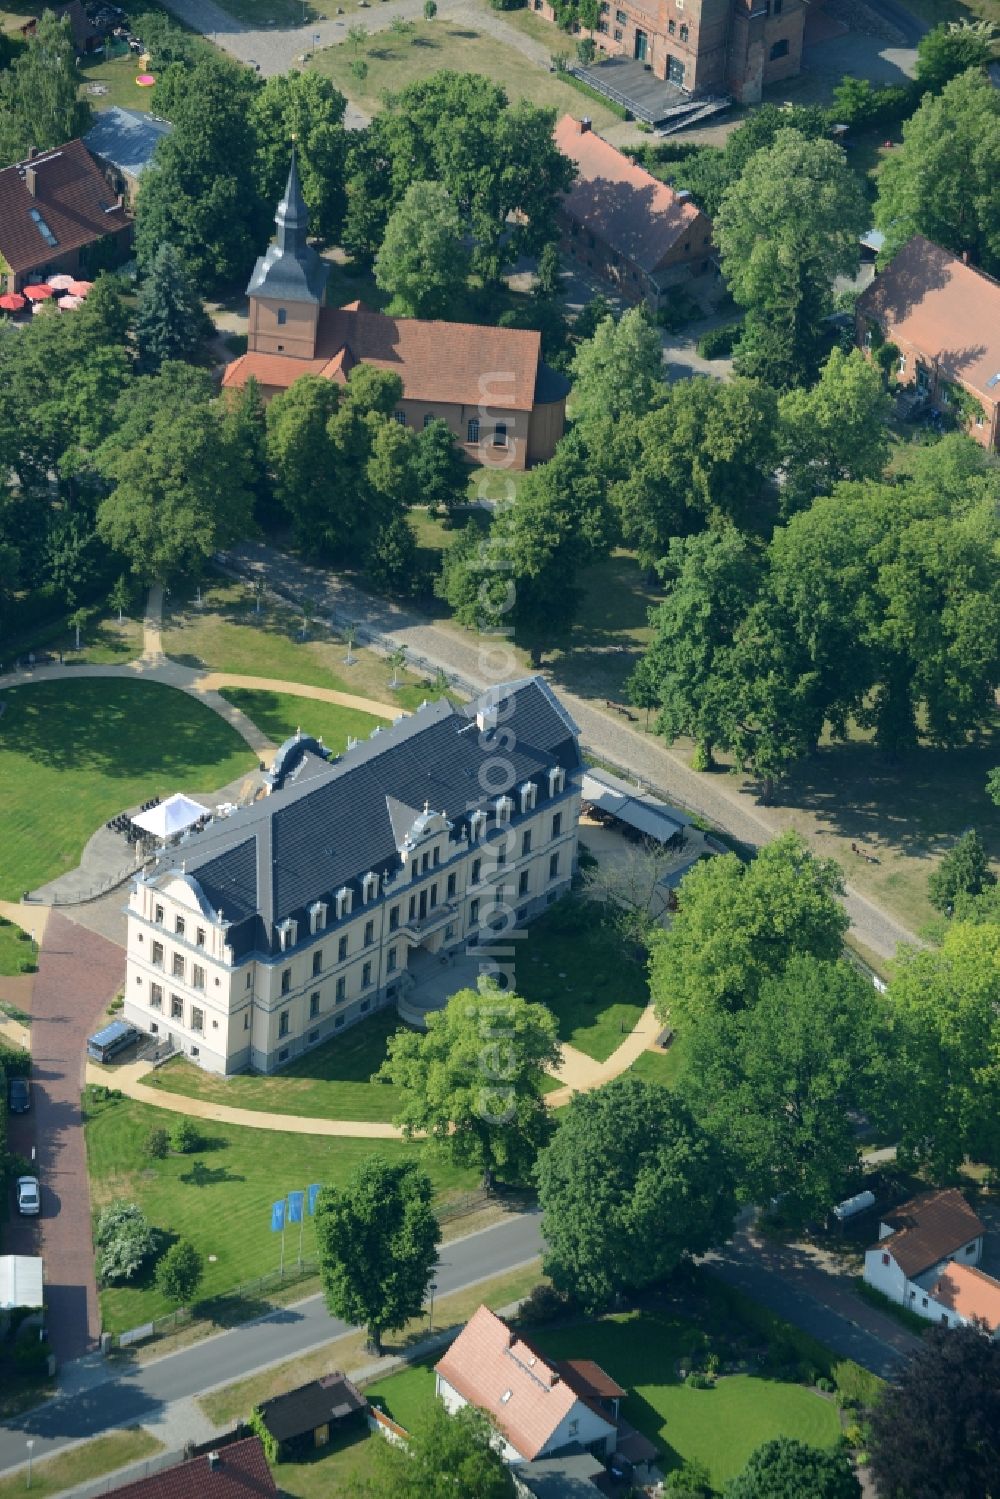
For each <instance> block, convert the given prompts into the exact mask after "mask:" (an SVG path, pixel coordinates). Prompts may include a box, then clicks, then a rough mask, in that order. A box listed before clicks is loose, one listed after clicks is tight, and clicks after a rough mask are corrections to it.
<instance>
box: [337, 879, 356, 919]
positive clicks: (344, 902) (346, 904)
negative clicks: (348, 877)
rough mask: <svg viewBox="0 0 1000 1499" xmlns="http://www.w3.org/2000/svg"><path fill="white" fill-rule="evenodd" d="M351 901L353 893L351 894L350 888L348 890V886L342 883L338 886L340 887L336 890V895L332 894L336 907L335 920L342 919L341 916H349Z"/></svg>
mask: <svg viewBox="0 0 1000 1499" xmlns="http://www.w3.org/2000/svg"><path fill="white" fill-rule="evenodd" d="M352 901H353V894H352V892H351V891H350V890H348V888H347V886H346V885H342V886H341V887H340V889H339V890H338V891H337V893H336V895H335V896H334V902H335V904H336V908H337V920H338V921H341V920H343V918H344V917H345V916H350V914H351V903H352Z"/></svg>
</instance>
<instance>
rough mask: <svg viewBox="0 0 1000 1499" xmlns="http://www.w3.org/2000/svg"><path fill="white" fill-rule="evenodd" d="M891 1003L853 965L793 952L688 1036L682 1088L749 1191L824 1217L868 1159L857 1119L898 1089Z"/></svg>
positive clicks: (791, 1211) (803, 1214)
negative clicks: (893, 1081) (892, 1080)
mask: <svg viewBox="0 0 1000 1499" xmlns="http://www.w3.org/2000/svg"><path fill="white" fill-rule="evenodd" d="M884 1030H885V1022H884V1018H883V1009H882V1002H881V1000H880V998H879V996H878V994H877V993H876V991H875V990H874V989H873V988H872V986H871V984H869V983H868V982H866V980H865V979H863V978H862V977H861V975H860V974H859V973H858V972H857V971H856V970H855V969H854V968H851V967H850V966H849V965H848V964H847V963H845V962H843V961H841V962H836V963H834V962H830V961H829V960H825V961H821V960H819V959H817V958H814V957H812V956H809V955H807V954H803V953H799V954H796V955H795V956H793V957H791V958H790V959H789V961H788V963H787V964H786V965H785V966H784V968H783V970H782V971H781V972H780V973H778V974H777V975H775V976H773V977H769V978H766V979H764V981H763V982H762V983H761V985H760V988H759V991H758V994H757V998H756V1000H755V1002H754V1003H753V1005H752V1006H749V1007H746V1008H744V1009H743V1010H741V1011H740V1012H739V1013H738V1014H737V1015H735V1016H734V1015H732V1014H731V1013H729V1012H728V1011H719V1010H714V1011H713V1010H708V1011H705V1012H703V1013H702V1014H701V1015H700V1016H699V1017H698V1018H697V1019H696V1020H694V1022H693V1023H692V1024H691V1027H690V1029H689V1030H687V1031H686V1033H685V1054H684V1056H685V1060H684V1074H683V1078H682V1080H681V1092H682V1095H683V1096H684V1097H685V1098H686V1099H687V1100H688V1102H689V1103H690V1105H691V1107H692V1109H693V1110H694V1113H695V1115H696V1117H697V1118H698V1119H699V1120H700V1121H701V1122H702V1124H703V1125H704V1126H705V1128H706V1129H707V1130H709V1131H710V1133H712V1134H713V1135H717V1136H718V1137H719V1138H720V1139H721V1140H722V1141H723V1143H724V1145H725V1147H726V1149H727V1151H728V1152H729V1154H730V1156H731V1158H732V1159H733V1161H734V1162H736V1175H737V1181H738V1183H739V1193H740V1196H741V1198H742V1199H743V1200H744V1201H747V1202H757V1203H766V1202H768V1201H770V1199H771V1198H772V1197H774V1196H777V1195H780V1196H783V1197H785V1198H786V1199H787V1201H786V1202H785V1203H784V1204H783V1212H785V1213H786V1214H787V1215H788V1216H789V1217H790V1218H792V1219H795V1220H797V1221H799V1222H804V1221H805V1220H806V1219H808V1218H811V1217H813V1216H817V1215H818V1216H819V1217H823V1216H824V1215H825V1214H826V1212H827V1211H828V1210H829V1207H830V1204H831V1203H833V1202H836V1201H838V1200H839V1199H840V1197H842V1196H843V1194H844V1190H845V1187H846V1185H847V1183H848V1181H849V1179H850V1176H851V1173H852V1171H855V1170H856V1169H857V1166H858V1141H857V1135H856V1131H855V1128H854V1122H853V1121H854V1118H855V1117H856V1116H857V1114H858V1113H861V1112H864V1113H867V1114H868V1115H872V1114H876V1115H877V1114H878V1113H879V1110H880V1108H881V1107H882V1104H883V1101H884V1098H885V1097H886V1095H887V1092H888V1087H887V1084H888V1054H887V1041H886V1037H885V1035H884Z"/></svg>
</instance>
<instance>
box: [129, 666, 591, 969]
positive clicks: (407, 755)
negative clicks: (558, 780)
mask: <svg viewBox="0 0 1000 1499" xmlns="http://www.w3.org/2000/svg"><path fill="white" fill-rule="evenodd" d="M494 698H495V699H496V702H497V711H498V721H499V724H500V726H501V728H502V729H503V730H504V731H506V734H505V737H504V738H503V739H502V740H498V739H497V738H493V737H492V736H488V735H481V734H480V732H479V730H478V729H477V728H476V712H477V708H478V707H481V706H483V701H482V700H480V701H479V702H476V703H471V704H467V705H465V706H463V707H460V708H455V707H453V706H452V704H451V703H450V702H449V701H448V699H447V698H440V699H438V701H437V702H433V703H425V704H424V705H423V707H421V708H420V709H419V710H418V711H417V712H416V713H414V714H411V715H410V716H409V717H407V718H401V719H399V720H397V722H396V723H394V724H393V725H392V726H391V727H389V728H384V729H377V730H375V731H374V732H373V734H372V736H371V737H370V738H369V739H366V740H364V741H363V742H361V743H360V744H356V745H355V746H354V747H353V748H352V749H349V750H347V751H346V752H345V753H344V754H343V755H341V756H339V757H338V758H337V759H335V760H333V761H331V762H329V763H327V762H326V761H324V760H321V759H319V758H317V756H316V755H314V754H312V753H311V752H309V751H308V750H307V751H305V752H304V753H303V754H302V756H301V758H300V759H299V761H298V764H297V766H296V768H295V771H294V773H293V774H292V775H291V776H289V777H287V778H286V779H285V782H284V784H283V785H282V786H281V787H280V789H277V790H275V791H273V792H272V793H271V795H270V796H267V797H264V798H263V799H262V800H261V801H259V802H255V803H254V804H253V805H252V806H250V807H245V808H242V809H241V810H240V811H238V812H235V813H234V814H233V815H232V816H231V817H229V818H226V819H223V820H221V821H219V822H217V823H214V824H212V825H210V826H209V827H208V828H206V829H205V831H204V832H201V833H199V834H198V835H197V836H196V837H195V838H192V839H191V840H190V841H189V842H187V843H184V844H181V845H179V846H178V847H177V848H174V849H170V850H167V851H165V855H164V858H166V859H169V860H170V861H171V864H170V865H165V864H163V863H161V864H160V865H159V866H158V868H159V872H160V873H165V872H166V871H167V869H168V868H169V869H170V870H171V871H172V872H174V873H176V872H180V871H178V867H177V866H178V864H180V863H181V861H182V867H183V873H184V874H186V875H187V876H189V877H190V878H192V879H194V880H195V881H196V882H197V884H198V885H199V887H200V888H201V891H202V893H203V894H204V897H205V900H206V901H207V902H208V904H209V905H210V906H211V907H212V908H213V909H214V910H216V911H221V912H222V916H223V919H224V920H225V921H228V922H230V923H231V928H230V932H229V938H228V940H229V941H230V943H231V944H232V946H233V948H234V951H236V952H237V954H238V955H242V954H243V953H246V952H248V951H251V950H253V949H254V948H258V949H262V950H265V951H266V950H270V948H271V947H272V946H273V943H274V927H275V926H276V924H277V923H278V922H280V921H283V920H285V919H286V918H287V917H290V916H296V915H297V916H299V918H300V919H304V914H305V912H306V910H307V908H308V907H309V905H310V904H311V903H312V902H313V901H315V900H317V899H321V898H324V897H326V898H327V899H329V897H331V896H332V895H333V893H334V892H335V891H336V890H338V889H340V888H341V886H344V885H349V886H353V887H354V888H356V887H357V886H358V884H359V882H360V880H361V879H362V878H363V876H364V875H365V874H366V873H367V872H368V871H369V870H375V871H376V872H390V873H392V874H395V873H396V872H397V871H398V870H399V868H400V862H399V845H400V842H401V834H403V833H405V832H406V831H407V830H408V828H409V827H411V826H412V822H413V819H412V818H409V815H408V811H407V809H414V808H421V809H422V808H423V807H424V806H425V804H429V806H430V808H431V810H432V811H435V812H444V813H446V814H447V816H448V818H449V820H450V821H452V822H453V823H454V824H455V827H456V830H457V829H458V828H459V827H460V826H461V824H462V823H463V822H466V821H467V820H468V818H469V816H470V815H471V813H472V812H473V811H474V810H475V809H476V808H477V807H482V808H484V809H486V808H488V807H489V806H490V804H492V803H494V802H495V800H496V796H497V795H498V794H499V791H498V790H494V791H492V792H485V791H483V789H482V787H481V785H480V771H481V770H482V768H483V766H484V764H485V763H486V762H487V761H489V760H491V759H493V758H495V757H496V756H497V755H500V756H502V758H503V759H504V760H507V761H509V763H510V768H511V771H512V773H513V782H512V784H513V785H514V786H518V785H521V784H522V783H524V782H525V781H529V780H532V779H535V780H538V781H540V780H542V778H543V777H544V776H545V775H546V773H547V771H548V770H549V768H550V767H552V766H555V765H561V766H563V768H564V769H566V770H574V769H576V768H578V767H579V765H580V755H579V749H578V745H577V740H578V738H579V730H578V728H577V726H576V724H575V723H574V722H573V720H572V718H571V717H570V716H569V714H568V713H567V712H566V710H565V709H564V708H563V707H562V705H561V704H560V703H559V701H558V699H557V698H556V696H555V694H554V693H553V692H552V690H551V688H550V687H549V686H548V684H547V683H546V682H545V681H543V679H542V678H541V677H525V678H522V679H521V680H520V681H517V682H512V683H508V684H506V685H505V686H503V687H500V688H498V689H496V691H495V694H494ZM509 737H512V738H513V745H512V747H510V748H508V738H509ZM499 789H500V790H502V789H503V788H499ZM546 789H547V787H546V786H545V785H544V784H543V786H542V790H543V792H544V791H545V790H546ZM418 815H419V814H418Z"/></svg>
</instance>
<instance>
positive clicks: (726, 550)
mask: <svg viewBox="0 0 1000 1499" xmlns="http://www.w3.org/2000/svg"><path fill="white" fill-rule="evenodd" d="M663 571H664V573H665V574H666V576H667V583H666V590H667V592H666V598H665V599H664V602H663V603H662V604H660V605H659V606H658V607H657V608H656V609H651V610H650V624H651V625H652V626H653V632H654V633H653V640H652V643H651V644H650V646H649V648H648V650H647V651H646V654H645V656H644V657H643V660H642V667H643V670H644V672H648V674H649V678H650V680H651V681H652V682H654V683H655V684H656V693H657V700H658V703H659V706H660V715H659V718H658V719H657V722H656V727H657V732H658V733H660V734H662V735H663V737H664V738H665V739H666V740H667V742H668V743H669V744H672V743H673V742H674V740H675V739H677V738H678V737H679V736H680V735H682V734H683V735H685V736H686V737H688V738H691V739H693V740H694V741H695V763H696V765H697V766H698V768H699V769H702V770H709V769H710V768H711V766H712V763H713V762H712V751H713V749H714V747H715V745H716V744H717V743H719V742H720V740H722V739H724V738H725V737H726V734H727V730H726V725H727V724H728V721H729V714H730V702H729V693H730V690H731V684H730V683H729V682H728V681H727V680H726V676H725V673H724V671H720V660H721V657H722V653H723V652H724V651H725V649H726V647H727V646H729V645H730V644H731V643H732V639H733V636H734V634H735V631H736V628H737V626H738V624H739V623H740V621H741V620H742V619H743V618H744V616H745V615H746V613H747V611H748V609H749V608H750V606H751V604H752V603H753V601H754V598H755V596H756V593H757V590H758V588H759V587H760V575H761V558H760V555H759V552H758V550H757V549H756V548H755V547H754V546H753V545H752V543H751V542H749V541H748V540H747V539H746V537H744V536H741V535H740V533H739V532H738V531H737V530H735V528H734V527H732V526H725V527H724V528H723V529H722V530H719V531H704V532H702V534H701V535H699V536H689V537H687V538H685V539H684V540H681V539H680V538H677V539H675V540H674V541H672V542H671V543H670V544H669V547H668V550H667V554H666V557H665V559H664V566H663Z"/></svg>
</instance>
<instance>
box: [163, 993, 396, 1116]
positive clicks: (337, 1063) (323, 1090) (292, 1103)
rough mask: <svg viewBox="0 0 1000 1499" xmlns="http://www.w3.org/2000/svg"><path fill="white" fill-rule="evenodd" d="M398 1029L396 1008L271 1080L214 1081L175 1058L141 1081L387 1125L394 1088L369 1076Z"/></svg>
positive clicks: (239, 1103)
mask: <svg viewBox="0 0 1000 1499" xmlns="http://www.w3.org/2000/svg"><path fill="white" fill-rule="evenodd" d="M401 1027H402V1021H401V1020H400V1018H399V1016H398V1015H397V1014H396V1011H395V1009H391V1010H384V1011H382V1012H381V1013H379V1014H376V1015H372V1016H371V1017H370V1018H369V1019H366V1020H364V1021H362V1023H361V1024H360V1025H355V1026H352V1027H351V1028H350V1029H349V1030H344V1031H343V1032H341V1033H339V1034H338V1035H336V1036H334V1037H333V1039H332V1040H330V1041H328V1042H326V1043H325V1044H324V1045H323V1046H317V1047H316V1048H315V1050H313V1051H310V1052H307V1053H306V1054H305V1056H302V1057H298V1058H296V1060H295V1061H294V1062H291V1063H289V1065H288V1066H287V1067H285V1068H283V1069H282V1071H281V1072H280V1073H277V1074H276V1075H275V1076H274V1077H251V1076H249V1075H245V1076H240V1075H237V1076H235V1077H228V1078H227V1077H215V1076H213V1075H212V1074H211V1073H208V1072H204V1071H203V1070H202V1069H201V1068H200V1067H196V1066H195V1065H194V1063H193V1062H188V1061H186V1060H184V1059H183V1058H177V1059H175V1060H174V1061H171V1062H168V1063H167V1065H166V1066H165V1067H161V1068H160V1069H159V1070H158V1071H157V1072H156V1073H154V1074H153V1075H152V1076H151V1077H149V1078H147V1079H146V1081H147V1083H148V1085H149V1086H151V1087H154V1088H160V1089H162V1090H163V1091H164V1092H166V1093H181V1094H184V1095H185V1096H186V1097H188V1098H204V1099H206V1100H208V1102H210V1103H225V1104H229V1105H230V1106H232V1107H233V1108H239V1109H257V1110H263V1111H264V1112H265V1113H268V1112H270V1113H273V1114H304V1115H307V1116H309V1117H310V1118H319V1119H361V1120H383V1121H389V1120H391V1119H392V1116H393V1114H394V1113H395V1112H396V1110H397V1109H398V1107H399V1090H398V1089H397V1088H396V1087H394V1086H393V1085H392V1084H390V1083H373V1082H372V1081H371V1076H372V1073H373V1072H375V1071H376V1070H377V1068H378V1067H380V1066H381V1064H382V1063H383V1061H384V1060H385V1054H386V1041H387V1039H388V1038H389V1036H392V1035H395V1033H396V1031H397V1030H399V1029H400V1028H401Z"/></svg>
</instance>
